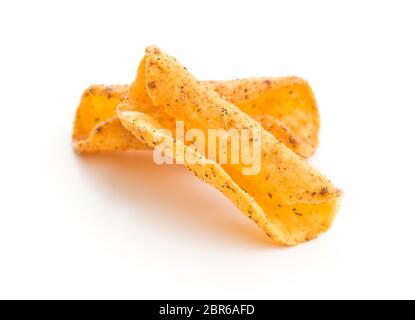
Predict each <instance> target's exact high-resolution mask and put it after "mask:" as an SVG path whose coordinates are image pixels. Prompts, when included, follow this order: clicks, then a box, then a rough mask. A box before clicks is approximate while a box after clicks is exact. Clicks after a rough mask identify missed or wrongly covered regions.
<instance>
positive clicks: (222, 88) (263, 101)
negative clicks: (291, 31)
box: [73, 77, 320, 157]
mask: <svg viewBox="0 0 415 320" xmlns="http://www.w3.org/2000/svg"><path fill="white" fill-rule="evenodd" d="M205 83H207V84H208V85H209V86H210V87H211V88H212V89H213V90H215V91H216V92H217V93H219V94H220V95H221V96H222V97H223V98H224V99H226V100H228V101H230V102H232V103H233V104H234V105H236V106H238V107H239V108H240V109H241V110H242V111H244V112H245V113H247V114H249V115H251V116H252V117H253V118H254V119H255V120H257V121H258V122H259V123H260V124H261V125H262V126H263V127H264V128H265V129H266V130H268V131H269V132H270V133H271V134H273V135H274V136H275V137H276V138H277V139H278V140H280V141H281V142H283V143H284V144H285V145H287V146H288V147H289V148H290V149H291V150H293V151H295V152H296V153H297V154H299V155H301V156H303V157H309V156H311V155H312V154H313V153H314V152H315V150H316V148H317V146H318V134H319V129H320V120H319V114H318V109H317V104H316V101H315V99H314V95H313V92H312V90H311V88H310V86H309V85H308V83H307V82H306V81H304V80H302V79H300V78H297V77H286V78H249V79H242V80H231V81H206V82H205ZM127 93H128V86H127V85H124V86H122V85H120V86H103V85H96V86H91V87H90V88H88V89H87V90H86V91H85V93H84V95H83V96H82V100H81V103H80V105H79V107H78V110H77V115H76V118H75V124H74V133H73V140H74V146H75V149H76V150H77V151H78V152H80V153H82V152H96V151H113V150H126V149H142V148H145V147H144V145H142V144H141V143H139V142H137V141H136V139H132V137H131V135H130V134H129V133H127V132H122V129H121V130H120V125H119V123H118V120H117V119H116V115H115V108H116V106H117V105H118V104H119V103H120V102H122V101H125V99H126V97H127ZM163 112H164V111H163ZM110 123H111V124H110ZM102 127H104V130H105V132H102V133H101V134H98V135H97V130H94V129H95V128H99V129H100V130H101V129H102ZM103 136H105V137H110V139H109V140H106V141H104V140H103V139H102V138H103Z"/></svg>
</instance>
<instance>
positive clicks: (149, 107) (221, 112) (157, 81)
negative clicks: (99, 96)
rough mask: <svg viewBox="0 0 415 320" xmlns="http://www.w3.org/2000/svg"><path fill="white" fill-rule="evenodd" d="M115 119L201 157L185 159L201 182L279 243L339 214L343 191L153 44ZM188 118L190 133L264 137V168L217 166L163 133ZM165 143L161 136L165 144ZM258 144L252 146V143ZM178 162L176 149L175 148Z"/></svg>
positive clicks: (312, 232) (309, 234) (310, 233)
mask: <svg viewBox="0 0 415 320" xmlns="http://www.w3.org/2000/svg"><path fill="white" fill-rule="evenodd" d="M117 115H118V118H119V119H120V121H121V123H122V125H123V126H124V127H125V128H126V129H127V130H128V131H130V132H131V133H132V134H133V135H134V136H135V137H137V138H138V139H139V140H140V141H141V142H143V143H145V144H146V145H147V146H148V147H150V148H154V147H156V146H157V145H158V144H159V143H160V138H164V140H166V139H167V140H168V139H170V140H171V141H172V143H173V144H174V146H175V149H176V151H177V148H182V149H184V150H185V152H186V153H187V152H189V154H194V153H196V154H194V156H196V157H198V158H200V159H201V160H202V164H200V163H198V164H192V163H188V162H185V166H186V167H188V168H189V169H190V170H192V171H193V172H194V173H195V174H196V175H197V176H198V177H199V178H201V179H202V180H204V181H206V182H207V183H209V184H211V185H212V186H214V187H215V188H217V189H218V190H220V191H222V192H223V193H224V194H225V195H226V196H227V197H228V198H229V199H230V200H231V201H233V202H234V203H235V205H236V206H237V207H238V208H240V209H241V211H242V212H243V213H245V214H246V215H247V216H248V217H250V218H251V219H253V220H254V221H255V222H256V223H257V224H258V226H259V227H261V228H262V229H263V230H264V231H265V232H266V234H267V235H268V236H269V237H271V238H272V239H273V240H275V241H277V242H279V243H283V244H286V245H295V244H299V243H302V242H304V241H307V240H311V239H313V238H315V237H317V236H318V235H319V234H321V233H322V232H324V231H326V230H328V228H329V227H330V225H331V224H332V221H333V219H334V217H335V214H336V212H337V210H338V207H339V204H340V200H341V195H342V192H341V190H339V189H337V188H336V187H335V186H334V185H333V184H332V183H331V182H330V181H329V180H328V179H326V178H325V177H324V176H323V175H321V174H320V173H319V172H317V171H316V170H315V169H313V168H312V167H311V166H310V165H309V164H308V163H307V162H306V161H305V160H304V159H303V158H302V157H300V156H298V155H297V154H295V153H294V152H293V151H291V150H290V149H289V148H287V147H286V146H285V145H284V144H283V143H281V142H280V141H279V140H277V139H276V138H275V137H274V136H273V135H272V134H270V133H269V132H268V131H266V130H265V129H264V128H262V126H261V125H260V124H259V123H258V122H257V121H255V120H254V119H253V118H252V117H250V116H249V115H248V114H246V113H244V112H243V111H241V109H239V108H238V107H236V106H235V105H233V104H232V103H230V102H229V101H226V100H224V99H223V98H222V97H220V95H219V94H218V93H216V92H215V91H214V90H213V89H212V88H211V87H210V86H209V85H207V84H205V83H202V82H200V81H198V80H197V79H195V78H194V77H193V76H192V75H191V74H190V73H189V72H188V71H187V69H185V68H184V67H183V66H181V65H180V64H179V63H178V62H177V61H176V60H175V59H174V58H172V57H170V56H168V55H167V54H165V53H163V52H162V51H161V50H160V49H158V48H157V47H149V48H148V49H147V51H146V56H145V57H144V59H143V60H142V62H141V64H140V67H139V71H138V74H137V78H136V80H135V82H134V83H133V84H132V86H131V87H130V91H129V97H128V99H127V101H125V102H124V103H121V104H120V105H119V107H118V109H117ZM175 121H184V123H185V125H186V127H185V128H186V129H189V128H198V129H200V130H202V131H203V132H205V133H206V136H207V135H208V130H209V129H224V130H230V129H237V130H242V129H244V130H249V131H254V130H255V131H257V132H260V141H261V154H260V157H261V170H260V172H259V173H258V174H256V175H244V171H243V169H244V166H243V165H242V164H222V165H221V164H219V163H218V162H215V161H212V160H210V159H207V158H206V157H205V156H204V155H203V154H200V153H198V152H197V151H196V150H195V149H193V147H192V145H184V144H183V143H182V142H181V141H180V140H179V139H176V137H174V136H169V135H168V134H166V133H165V131H164V130H163V129H173V126H174V122H175ZM162 140H163V139H162ZM249 144H250V147H253V145H252V144H253V142H252V141H250V142H249ZM171 156H172V157H173V158H175V157H176V152H173V151H171Z"/></svg>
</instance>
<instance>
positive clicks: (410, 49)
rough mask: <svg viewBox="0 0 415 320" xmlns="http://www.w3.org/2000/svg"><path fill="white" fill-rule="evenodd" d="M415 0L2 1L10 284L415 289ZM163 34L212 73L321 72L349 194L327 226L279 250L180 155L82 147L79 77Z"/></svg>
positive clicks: (324, 144)
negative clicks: (165, 163)
mask: <svg viewBox="0 0 415 320" xmlns="http://www.w3.org/2000/svg"><path fill="white" fill-rule="evenodd" d="M140 2H141V1H140ZM411 3H412V1H406V2H405V1H388V2H384V1H373V2H370V1H364V2H363V1H356V2H352V1H344V2H343V3H342V4H340V2H337V1H336V2H334V1H304V2H296V1H290V2H289V3H288V1H287V2H286V3H280V2H277V1H269V2H266V1H259V0H255V1H250V2H247V1H240V0H239V1H235V2H233V1H212V0H210V1H207V2H206V3H202V2H201V1H188V2H183V1H179V2H177V3H174V1H164V2H160V1H142V3H140V4H139V1H129V2H126V1H113V2H109V1H79V2H78V1H67V2H65V3H63V2H61V1H25V2H23V1H7V2H6V1H2V2H0V39H1V51H0V57H1V59H0V87H1V100H0V101H1V102H0V105H1V115H2V121H1V125H0V135H1V138H2V146H1V160H0V161H1V166H0V172H1V184H0V188H1V190H0V191H1V209H0V298H248V299H250V298H415V292H414V286H415V276H414V270H415V257H414V244H415V232H414V225H415V210H414V207H413V201H412V200H413V198H414V196H413V192H414V184H413V181H414V179H415V173H414V171H415V170H414V160H415V157H414V150H413V147H414V143H413V138H414V136H415V134H414V133H415V129H414V127H415V125H414V114H415V111H414V110H415V102H414V101H415V99H414V92H415V91H414V75H415V59H414V57H415V49H414V30H415V20H414V7H413V6H411ZM149 44H157V45H158V46H160V47H161V48H162V49H164V50H166V51H167V52H169V53H171V54H172V55H174V56H176V57H177V58H178V59H179V60H180V61H181V62H182V63H183V64H185V65H186V66H187V67H188V68H189V69H190V70H191V71H192V72H193V73H194V74H195V75H196V76H197V77H199V78H201V79H231V78H236V77H246V76H284V75H298V76H301V77H304V78H306V79H307V80H309V81H310V83H311V85H312V86H313V89H314V91H315V93H316V96H317V99H318V103H319V106H320V110H321V116H322V132H321V145H320V148H319V150H318V153H317V155H316V156H315V157H314V159H312V163H313V164H314V165H315V166H316V167H317V168H319V169H321V171H323V172H324V173H326V174H327V175H328V176H329V177H330V178H331V179H332V180H333V182H335V183H336V184H337V185H338V186H340V187H341V188H343V189H344V191H345V198H344V202H343V206H342V209H341V211H340V213H339V216H338V219H337V220H336V222H335V224H334V226H333V228H332V229H331V230H330V231H329V232H328V233H327V234H325V235H323V236H322V237H321V238H319V239H318V240H315V241H312V242H310V243H307V244H304V245H300V246H298V247H295V248H281V247H276V246H274V245H272V244H271V243H270V242H269V241H268V240H267V238H266V237H265V236H264V235H263V234H262V232H261V231H260V230H258V229H257V227H256V226H255V225H253V224H252V223H251V222H250V221H248V220H247V219H246V218H245V217H244V216H242V215H241V214H240V213H239V212H238V210H237V209H235V208H234V207H233V205H232V204H231V203H230V202H229V201H227V200H226V199H225V198H224V197H223V196H222V195H221V194H220V193H219V192H217V191H216V190H214V189H212V188H211V187H209V186H207V185H204V184H203V183H202V182H199V181H198V180H197V179H196V178H194V177H193V176H192V175H191V174H190V173H188V172H186V170H184V169H183V168H181V167H174V168H171V167H159V166H156V165H154V164H153V163H152V159H151V156H148V155H145V154H138V155H137V154H131V155H127V156H126V155H107V156H91V157H78V156H76V155H75V154H74V153H73V151H72V148H71V142H70V135H71V126H72V119H73V116H74V112H75V108H76V106H77V104H78V102H79V98H80V95H81V93H82V91H83V90H84V89H85V88H86V87H87V86H88V85H89V84H92V83H106V84H111V83H128V82H130V81H131V80H132V79H133V78H134V75H135V70H136V67H137V66H138V63H139V61H140V59H141V57H142V55H143V51H144V49H145V47H146V46H147V45H149Z"/></svg>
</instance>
